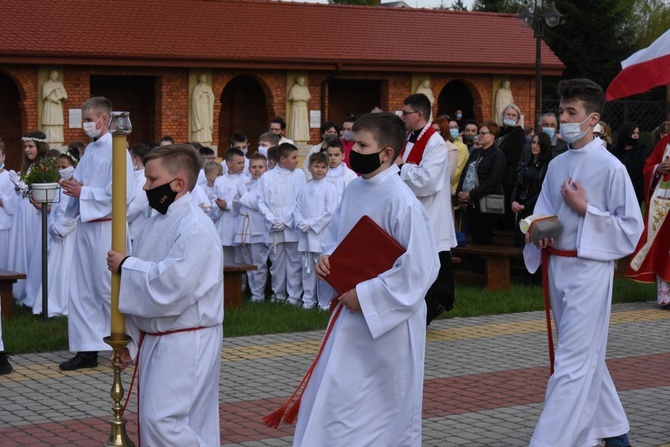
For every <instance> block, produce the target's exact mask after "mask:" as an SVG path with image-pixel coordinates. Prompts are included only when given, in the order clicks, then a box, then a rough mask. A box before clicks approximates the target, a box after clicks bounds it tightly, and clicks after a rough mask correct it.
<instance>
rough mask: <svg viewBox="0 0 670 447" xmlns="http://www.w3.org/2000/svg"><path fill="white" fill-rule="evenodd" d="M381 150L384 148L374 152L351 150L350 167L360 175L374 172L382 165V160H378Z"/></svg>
mask: <svg viewBox="0 0 670 447" xmlns="http://www.w3.org/2000/svg"><path fill="white" fill-rule="evenodd" d="M382 152H384V149H382V150H381V151H379V152H375V153H374V154H360V153H358V152H356V151H353V150H352V151H351V152H349V163H351V169H353V170H354V172H355V173H356V174H361V175H363V174H369V173H371V172H374V171H375V170H377V168H379V167H380V166H381V165H382V162H381V161H380V160H379V154H381V153H382Z"/></svg>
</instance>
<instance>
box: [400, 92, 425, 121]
mask: <svg viewBox="0 0 670 447" xmlns="http://www.w3.org/2000/svg"><path fill="white" fill-rule="evenodd" d="M402 103H403V104H404V105H406V106H410V107H411V108H412V109H414V110H416V111H418V112H421V113H422V114H423V117H424V118H425V119H427V120H428V119H430V109H431V106H430V99H428V97H427V96H426V95H424V94H423V93H414V94H413V95H409V96H408V97H407V98H405V100H404V101H403V102H402Z"/></svg>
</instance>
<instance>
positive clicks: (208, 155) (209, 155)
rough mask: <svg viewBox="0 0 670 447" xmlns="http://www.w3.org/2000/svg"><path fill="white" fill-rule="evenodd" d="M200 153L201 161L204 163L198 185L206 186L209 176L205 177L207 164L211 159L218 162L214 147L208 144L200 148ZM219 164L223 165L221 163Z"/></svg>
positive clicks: (199, 174)
mask: <svg viewBox="0 0 670 447" xmlns="http://www.w3.org/2000/svg"><path fill="white" fill-rule="evenodd" d="M198 153H199V154H200V162H201V163H202V169H201V170H200V172H199V173H198V185H200V186H201V187H203V188H204V187H205V185H206V184H207V178H206V177H205V165H206V164H207V163H209V162H211V161H213V162H216V155H215V154H214V149H212V148H211V147H207V146H204V147H201V148H200V149H198ZM217 164H218V165H219V166H221V164H219V163H217ZM221 168H223V166H221Z"/></svg>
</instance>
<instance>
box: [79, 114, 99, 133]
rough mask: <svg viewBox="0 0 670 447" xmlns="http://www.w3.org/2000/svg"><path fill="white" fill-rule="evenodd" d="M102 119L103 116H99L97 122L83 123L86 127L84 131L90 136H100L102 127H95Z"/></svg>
mask: <svg viewBox="0 0 670 447" xmlns="http://www.w3.org/2000/svg"><path fill="white" fill-rule="evenodd" d="M101 119H102V116H101V117H100V118H98V120H97V121H95V122H85V123H82V127H83V128H84V133H85V134H86V135H87V136H88V137H89V138H98V137H99V136H100V132H101V131H102V129H96V128H95V127H96V126H97V125H98V121H100V120H101Z"/></svg>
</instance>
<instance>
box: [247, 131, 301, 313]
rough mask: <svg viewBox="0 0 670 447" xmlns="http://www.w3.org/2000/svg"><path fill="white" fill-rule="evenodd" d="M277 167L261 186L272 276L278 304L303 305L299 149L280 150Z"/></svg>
mask: <svg viewBox="0 0 670 447" xmlns="http://www.w3.org/2000/svg"><path fill="white" fill-rule="evenodd" d="M277 158H278V162H277V166H276V167H275V168H274V169H272V170H271V171H268V172H267V173H266V174H265V175H263V177H261V179H260V181H259V184H258V186H257V191H258V192H257V194H258V209H259V211H260V212H261V214H262V215H263V217H264V218H265V225H266V226H267V228H268V231H269V235H268V241H267V242H268V245H269V250H270V253H269V257H270V262H271V263H272V265H271V266H270V276H271V280H272V292H273V293H274V299H275V300H277V301H280V302H282V301H288V302H289V303H291V304H294V305H299V304H300V299H301V296H302V278H301V275H300V271H301V270H300V265H301V262H300V261H301V256H300V253H299V252H298V232H299V230H297V229H296V228H295V225H294V222H293V212H294V211H295V202H296V198H297V197H298V191H300V188H302V185H304V184H305V174H304V173H303V172H302V169H296V168H297V167H298V148H297V147H295V146H293V145H292V144H290V143H284V144H280V145H279V147H278V148H277Z"/></svg>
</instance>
